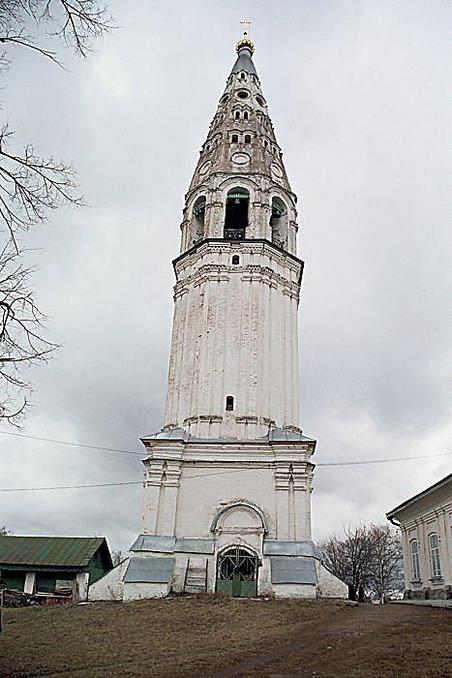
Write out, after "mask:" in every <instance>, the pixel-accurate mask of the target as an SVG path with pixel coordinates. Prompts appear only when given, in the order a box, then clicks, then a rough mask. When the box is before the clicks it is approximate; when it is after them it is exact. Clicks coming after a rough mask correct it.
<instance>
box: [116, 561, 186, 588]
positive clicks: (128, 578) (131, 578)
mask: <svg viewBox="0 0 452 678" xmlns="http://www.w3.org/2000/svg"><path fill="white" fill-rule="evenodd" d="M174 560H175V559H174V558H151V557H149V556H148V557H144V558H143V557H138V558H130V561H129V564H128V566H127V570H126V573H125V575H124V583H125V584H139V583H140V584H141V583H144V584H168V583H169V582H170V581H171V577H172V574H173V567H174Z"/></svg>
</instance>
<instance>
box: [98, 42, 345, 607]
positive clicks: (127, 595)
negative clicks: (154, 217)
mask: <svg viewBox="0 0 452 678" xmlns="http://www.w3.org/2000/svg"><path fill="white" fill-rule="evenodd" d="M253 52H254V47H253V44H252V43H251V41H250V40H249V38H248V37H247V35H246V34H244V36H243V39H242V40H241V41H240V42H239V43H238V45H237V53H238V57H237V60H236V62H235V64H234V66H233V69H232V72H231V74H230V76H229V78H228V79H227V82H226V88H225V90H224V93H223V95H222V96H221V98H220V101H219V105H218V109H217V112H216V114H215V117H214V119H213V121H212V123H211V125H210V128H209V133H208V135H207V139H206V141H205V143H204V144H203V146H202V149H201V152H200V157H199V160H198V163H197V166H196V169H195V172H194V175H193V179H192V181H191V184H190V188H189V191H188V193H187V195H186V202H185V209H184V218H183V221H182V224H181V249H180V255H179V256H178V257H177V258H176V259H175V261H174V270H175V275H176V284H175V288H174V320H173V333H172V341H171V356H170V365H169V376H168V395H167V404H166V417H165V424H164V426H163V428H162V430H161V431H160V432H158V433H156V434H153V435H149V436H146V437H144V438H142V441H143V444H144V446H145V448H146V453H147V457H146V458H145V459H144V462H143V463H144V467H145V479H144V495H145V496H144V511H143V523H142V532H141V534H140V535H139V536H138V537H137V539H136V541H135V542H134V544H133V545H132V547H131V549H130V554H129V557H128V558H127V559H126V560H125V561H124V562H123V563H122V564H121V565H120V566H118V567H117V568H115V570H113V571H112V572H111V573H109V574H108V575H107V576H105V577H104V578H103V579H101V580H100V581H99V582H97V583H96V584H95V585H94V586H93V587H91V590H90V597H91V598H92V599H104V598H109V597H110V598H122V599H125V600H127V599H131V598H138V597H150V596H163V595H166V594H168V593H169V592H170V591H174V592H182V591H188V592H193V591H205V592H215V591H222V592H224V593H227V594H230V595H234V596H256V595H275V596H280V597H292V596H293V597H316V596H330V597H343V598H345V597H347V587H346V585H345V584H344V583H343V582H341V581H339V580H338V579H336V578H335V577H334V576H333V575H331V574H330V573H329V572H328V571H327V570H326V569H325V568H324V567H323V566H322V565H321V563H320V554H319V551H318V549H317V547H316V546H315V544H314V543H313V541H312V536H311V492H312V481H313V471H314V464H313V462H312V455H313V454H314V451H315V446H316V441H315V440H313V439H311V438H308V437H306V436H304V435H303V433H302V431H301V429H300V423H299V394H298V390H299V385H298V305H299V297H300V285H301V279H302V274H303V262H302V261H301V260H300V259H299V258H298V257H297V231H298V225H297V208H296V203H297V198H296V196H295V194H294V193H293V192H292V190H291V188H290V185H289V181H288V179H287V174H286V171H285V168H284V164H283V161H282V152H281V149H280V147H279V145H278V143H277V141H276V138H275V134H274V130H273V125H272V123H271V121H270V118H269V116H268V111H267V103H266V101H265V98H264V96H263V93H262V90H261V85H260V81H259V77H258V75H257V72H256V69H255V66H254V64H253V60H252V55H253Z"/></svg>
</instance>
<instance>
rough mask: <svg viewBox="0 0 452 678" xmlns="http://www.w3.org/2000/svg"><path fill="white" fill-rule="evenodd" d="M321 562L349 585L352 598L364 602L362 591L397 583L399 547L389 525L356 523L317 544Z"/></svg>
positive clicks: (379, 592) (376, 591)
mask: <svg viewBox="0 0 452 678" xmlns="http://www.w3.org/2000/svg"><path fill="white" fill-rule="evenodd" d="M320 550H321V552H322V558H323V564H324V565H325V567H326V568H327V569H328V570H330V572H332V573H333V574H334V575H336V577H339V579H341V580H342V581H344V582H345V583H346V584H347V585H348V587H349V596H350V598H351V599H352V600H356V599H357V598H358V600H359V601H360V602H363V601H364V593H365V591H367V592H368V593H373V594H376V595H377V596H378V597H379V598H380V600H382V601H383V600H384V594H385V593H386V592H388V591H389V590H391V589H392V588H398V585H400V571H401V548H400V542H399V541H398V535H397V534H396V533H395V532H394V531H393V530H391V528H390V527H389V526H386V525H383V526H377V525H368V526H365V525H360V526H358V527H355V528H348V529H345V530H344V536H343V537H342V538H339V537H337V536H336V535H335V536H333V537H330V538H329V539H326V540H325V541H324V542H323V543H322V544H321V545H320Z"/></svg>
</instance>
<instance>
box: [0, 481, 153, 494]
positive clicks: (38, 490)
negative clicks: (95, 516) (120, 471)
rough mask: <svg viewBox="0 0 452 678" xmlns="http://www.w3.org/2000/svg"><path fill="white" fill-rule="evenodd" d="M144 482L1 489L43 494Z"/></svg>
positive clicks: (1, 490) (132, 482) (1, 489)
mask: <svg viewBox="0 0 452 678" xmlns="http://www.w3.org/2000/svg"><path fill="white" fill-rule="evenodd" d="M142 484H143V481H142V480H125V481H122V482H120V483H88V484H86V485H54V486H53V487H1V488H0V492H43V491H47V490H81V489H85V488H87V487H119V486H120V485H142Z"/></svg>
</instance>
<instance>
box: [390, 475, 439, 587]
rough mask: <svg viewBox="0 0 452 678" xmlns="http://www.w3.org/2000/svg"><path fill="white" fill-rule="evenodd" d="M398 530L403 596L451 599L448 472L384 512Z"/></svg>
mask: <svg viewBox="0 0 452 678" xmlns="http://www.w3.org/2000/svg"><path fill="white" fill-rule="evenodd" d="M386 517H387V518H388V520H390V521H391V523H393V524H394V525H397V526H398V527H400V530H401V532H402V548H403V569H404V578H405V598H408V599H427V600H428V599H435V598H440V599H446V600H451V599H452V473H451V474H449V475H448V476H446V477H445V478H442V479H441V480H439V481H438V482H437V483H435V484H434V485H431V486H430V487H427V489H425V490H423V491H422V492H420V493H419V494H417V495H415V496H414V497H411V498H410V499H407V501H404V502H403V504H400V506H397V507H396V508H394V509H392V511H389V513H387V514H386Z"/></svg>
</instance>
